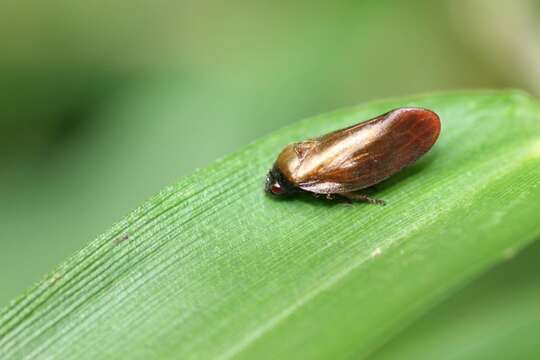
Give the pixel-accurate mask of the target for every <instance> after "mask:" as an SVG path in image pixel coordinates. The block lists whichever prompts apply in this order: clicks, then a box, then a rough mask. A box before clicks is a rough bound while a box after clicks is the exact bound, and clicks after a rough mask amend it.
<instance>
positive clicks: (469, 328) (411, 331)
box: [370, 241, 540, 360]
mask: <svg viewBox="0 0 540 360" xmlns="http://www.w3.org/2000/svg"><path fill="white" fill-rule="evenodd" d="M509 255H511V254H509ZM508 260H511V261H508V262H505V263H502V264H500V265H498V266H497V267H496V268H495V269H493V270H490V271H489V272H488V273H487V274H485V275H483V276H481V277H480V278H479V279H477V280H476V281H474V282H473V283H472V284H470V285H468V286H467V287H465V288H464V289H462V290H460V291H459V292H458V293H457V294H454V295H452V296H451V297H450V298H449V299H447V300H445V301H444V302H443V303H442V304H439V305H438V306H436V307H435V308H434V309H432V310H431V311H430V312H429V313H428V314H427V316H425V317H423V318H422V319H420V320H419V321H417V322H415V323H414V325H413V326H411V327H410V328H408V329H407V330H406V331H405V332H404V333H403V334H402V335H401V336H397V337H396V338H395V339H393V340H392V341H391V342H390V343H388V344H386V345H385V346H384V347H383V348H382V349H381V351H379V352H377V353H375V354H374V356H372V357H370V359H373V360H407V359H411V360H413V359H414V360H422V359H426V360H428V359H429V360H431V359H437V360H446V359H460V360H463V359H474V360H482V359H486V360H495V359H501V360H502V359H536V358H538V356H539V354H540V352H539V350H540V348H539V346H538V332H539V331H540V286H538V284H540V274H539V273H538V264H539V262H540V242H539V241H536V242H535V243H534V244H533V246H531V247H528V248H527V249H526V250H525V251H523V252H522V253H520V254H519V255H518V256H516V257H515V258H510V257H509V259H508Z"/></svg>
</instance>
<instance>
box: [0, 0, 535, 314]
mask: <svg viewBox="0 0 540 360" xmlns="http://www.w3.org/2000/svg"><path fill="white" fill-rule="evenodd" d="M539 24H540V4H539V2H538V1H533V0H514V1H510V0H508V1H504V0H500V1H488V0H460V1H457V0H453V1H452V0H447V1H430V0H415V1H407V2H401V1H384V0H377V1H370V0H368V1H340V2H325V1H295V2H278V1H262V0H258V1H228V2H220V1H166V0H155V1H152V2H150V1H141V0H133V1H129V2H128V1H109V0H107V1H105V0H96V1H93V2H83V1H72V0H51V1H47V2H43V1H37V0H29V1H19V0H3V1H2V3H1V4H0V54H1V56H0V87H1V88H0V169H1V170H0V174H1V176H0V200H1V201H0V307H1V306H4V305H6V304H7V303H8V301H9V300H11V299H13V298H14V297H16V296H17V295H18V294H20V293H21V292H22V291H24V290H25V289H26V288H28V287H29V286H31V284H32V283H34V282H36V281H37V280H39V279H40V278H41V277H42V276H43V275H44V274H45V273H47V272H49V271H50V270H52V269H53V268H54V266H56V265H57V264H59V263H60V262H61V261H62V260H63V259H65V258H66V257H67V256H69V255H70V254H72V253H73V252H75V251H77V250H78V249H80V248H81V247H82V246H83V245H84V244H86V243H87V242H89V241H90V240H92V239H93V238H95V237H96V236H97V235H98V234H99V233H100V232H102V231H103V230H105V229H107V228H108V227H109V226H111V225H112V224H113V223H115V222H116V221H118V220H119V219H121V218H122V217H123V216H124V215H126V214H127V213H128V212H129V211H130V210H132V209H134V208H135V207H136V206H137V205H139V204H141V203H142V202H143V201H144V200H145V199H147V198H148V197H149V196H151V195H153V194H154V193H156V192H158V191H159V190H160V189H161V188H163V187H164V186H166V185H168V184H171V183H173V182H175V180H177V179H178V178H179V177H181V176H183V175H186V174H188V173H190V172H192V171H193V170H194V169H195V168H197V167H201V166H204V165H206V164H208V163H210V162H211V161H213V160H215V159H216V158H218V157H220V156H223V155H225V154H227V153H230V152H231V151H234V150H235V149H238V148H240V147H242V146H243V145H245V144H247V143H249V142H250V141H252V140H254V139H256V138H258V137H260V136H262V135H264V134H267V133H269V132H271V131H273V130H274V129H277V128H279V127H282V126H284V125H286V124H288V123H291V122H294V121H296V120H299V119H301V118H304V117H307V116H311V115H316V114H319V113H322V112H327V111H330V110H333V109H335V108H339V107H344V106H348V105H353V104H357V103H360V102H363V101H366V100H370V99H377V98H382V97H388V96H399V95H408V94H412V93H418V92H430V91H438V90H445V89H455V88H486V87H489V88H501V87H517V88H522V89H525V90H527V91H529V92H530V93H532V94H534V95H536V96H538V95H540V61H539V60H538V59H540V41H539V40H540V25H539ZM263 177H264V174H261V182H262V181H263ZM538 251H540V249H539V250H538Z"/></svg>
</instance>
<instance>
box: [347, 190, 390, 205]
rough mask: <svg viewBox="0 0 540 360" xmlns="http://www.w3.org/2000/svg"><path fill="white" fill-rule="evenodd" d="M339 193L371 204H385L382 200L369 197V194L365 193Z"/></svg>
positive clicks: (350, 198)
mask: <svg viewBox="0 0 540 360" xmlns="http://www.w3.org/2000/svg"><path fill="white" fill-rule="evenodd" d="M339 195H341V196H344V197H346V198H347V199H349V200H356V201H364V202H367V203H369V204H373V205H381V206H384V205H386V203H385V202H384V200H380V199H374V198H372V197H369V196H367V195H365V194H357V193H350V192H349V193H341V194H339Z"/></svg>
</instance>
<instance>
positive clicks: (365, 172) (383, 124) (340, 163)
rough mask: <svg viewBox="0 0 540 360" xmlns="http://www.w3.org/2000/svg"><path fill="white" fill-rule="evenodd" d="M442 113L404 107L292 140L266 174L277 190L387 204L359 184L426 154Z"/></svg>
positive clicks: (384, 175) (372, 181) (272, 189)
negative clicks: (322, 133) (317, 134)
mask: <svg viewBox="0 0 540 360" xmlns="http://www.w3.org/2000/svg"><path fill="white" fill-rule="evenodd" d="M440 129H441V123H440V120H439V116H438V115H437V114H435V113H434V112H433V111H431V110H427V109H422V108H398V109H395V110H392V111H390V112H388V113H385V114H383V115H380V116H377V117H375V118H373V119H371V120H367V121H364V122H361V123H359V124H356V125H353V126H351V127H348V128H345V129H342V130H337V131H334V132H331V133H329V134H326V135H323V136H321V137H318V138H315V139H309V140H305V141H301V142H298V143H294V144H290V145H288V146H286V147H285V148H284V149H283V150H282V151H281V153H280V154H279V156H278V158H277V160H276V161H275V163H274V166H273V168H272V169H270V171H269V172H268V175H267V177H266V184H265V190H266V192H267V193H269V194H271V195H274V196H279V197H283V196H289V195H294V194H297V193H300V192H308V193H313V194H314V195H316V196H318V195H325V196H326V197H327V198H328V199H332V198H333V197H334V196H335V195H337V196H342V197H345V198H347V199H348V200H349V201H352V200H356V201H365V202H368V203H370V204H378V205H384V204H385V203H384V201H382V200H378V199H373V198H371V197H369V196H367V195H366V194H363V193H359V192H358V191H359V190H362V189H366V188H368V187H370V186H373V185H375V184H377V183H379V182H381V181H383V180H385V179H387V178H389V177H390V176H392V175H394V174H395V173H397V172H398V171H400V170H401V169H403V168H404V167H406V166H408V165H410V164H412V163H414V162H415V161H416V160H417V159H418V158H419V157H421V156H422V155H423V154H425V153H426V152H427V151H428V150H429V149H431V147H432V146H433V144H434V143H435V141H436V140H437V138H438V137H439V133H440Z"/></svg>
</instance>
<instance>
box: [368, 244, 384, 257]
mask: <svg viewBox="0 0 540 360" xmlns="http://www.w3.org/2000/svg"><path fill="white" fill-rule="evenodd" d="M381 254H382V250H381V248H380V247H378V248H376V249H375V250H373V252H372V253H371V254H370V255H369V256H371V257H372V258H374V257H376V256H379V255H381Z"/></svg>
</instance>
